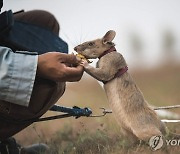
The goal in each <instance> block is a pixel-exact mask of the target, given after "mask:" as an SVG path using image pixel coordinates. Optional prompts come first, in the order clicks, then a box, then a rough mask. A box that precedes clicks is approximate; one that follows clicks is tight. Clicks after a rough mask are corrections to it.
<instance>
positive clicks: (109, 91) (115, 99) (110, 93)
mask: <svg viewBox="0 0 180 154" xmlns="http://www.w3.org/2000/svg"><path fill="white" fill-rule="evenodd" d="M119 86H120V85H119V84H117V80H116V79H115V80H112V81H110V83H107V84H105V85H104V89H105V92H106V95H107V98H108V102H109V103H110V106H111V108H112V111H113V113H114V115H115V117H116V119H117V121H118V122H119V123H121V124H122V123H124V122H123V121H124V120H125V118H126V113H125V109H124V107H123V101H124V100H122V99H121V97H120V94H121V93H120V89H119Z"/></svg>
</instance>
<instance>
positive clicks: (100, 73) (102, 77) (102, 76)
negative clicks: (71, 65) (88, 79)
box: [85, 65, 113, 81]
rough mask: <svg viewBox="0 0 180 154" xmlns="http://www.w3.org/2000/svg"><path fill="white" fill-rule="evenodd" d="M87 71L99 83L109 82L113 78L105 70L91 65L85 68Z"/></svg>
mask: <svg viewBox="0 0 180 154" xmlns="http://www.w3.org/2000/svg"><path fill="white" fill-rule="evenodd" d="M85 71H86V72H87V73H88V74H89V75H91V76H92V77H94V78H95V79H97V80H99V81H109V80H110V79H111V78H112V77H113V76H111V75H110V73H109V71H106V69H104V68H95V67H92V66H90V65H89V66H88V67H86V68H85Z"/></svg>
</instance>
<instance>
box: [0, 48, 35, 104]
mask: <svg viewBox="0 0 180 154" xmlns="http://www.w3.org/2000/svg"><path fill="white" fill-rule="evenodd" d="M37 60H38V56H37V55H35V54H34V55H33V54H29V53H24V52H19V53H14V52H12V51H11V50H10V49H9V48H5V47H0V99H1V100H5V101H8V102H11V103H15V104H18V105H23V106H28V105H29V101H30V98H31V93H32V89H33V85H34V80H35V76H36V69H37Z"/></svg>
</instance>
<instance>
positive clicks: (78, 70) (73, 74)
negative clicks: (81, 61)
mask: <svg viewBox="0 0 180 154" xmlns="http://www.w3.org/2000/svg"><path fill="white" fill-rule="evenodd" d="M65 71H66V77H67V79H68V81H73V80H74V81H75V80H77V78H81V77H82V75H83V71H84V67H83V66H81V65H78V66H77V67H66V70H65Z"/></svg>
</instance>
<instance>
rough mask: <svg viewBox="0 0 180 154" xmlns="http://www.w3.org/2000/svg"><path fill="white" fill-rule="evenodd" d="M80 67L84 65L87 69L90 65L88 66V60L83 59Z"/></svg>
mask: <svg viewBox="0 0 180 154" xmlns="http://www.w3.org/2000/svg"><path fill="white" fill-rule="evenodd" d="M80 65H82V66H84V67H87V66H88V65H89V64H88V62H87V61H86V60H83V59H82V60H81V63H80Z"/></svg>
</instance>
